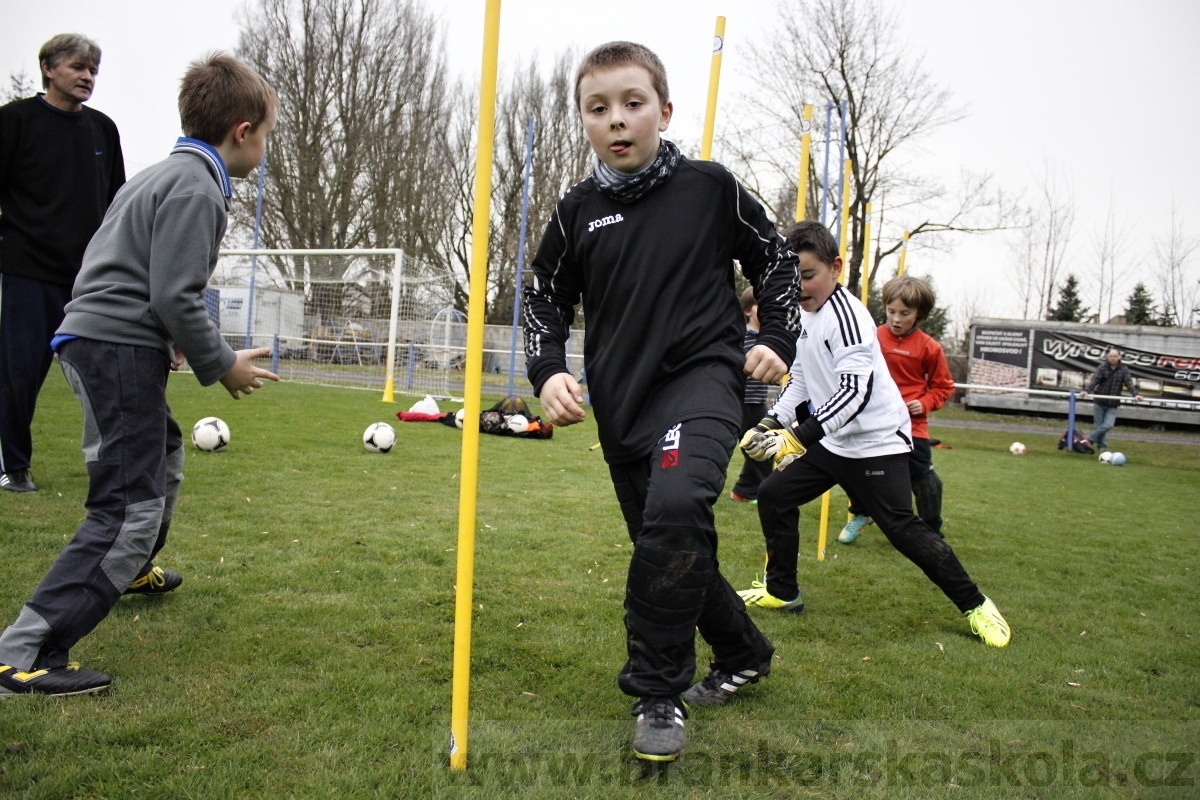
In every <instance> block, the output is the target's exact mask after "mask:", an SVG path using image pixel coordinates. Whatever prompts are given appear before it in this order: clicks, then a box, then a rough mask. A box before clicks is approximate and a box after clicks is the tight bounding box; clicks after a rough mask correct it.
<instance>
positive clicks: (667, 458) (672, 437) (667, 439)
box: [662, 423, 682, 469]
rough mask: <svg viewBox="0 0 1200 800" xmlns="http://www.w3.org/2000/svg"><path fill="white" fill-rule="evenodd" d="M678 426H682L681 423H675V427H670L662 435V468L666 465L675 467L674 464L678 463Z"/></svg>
mask: <svg viewBox="0 0 1200 800" xmlns="http://www.w3.org/2000/svg"><path fill="white" fill-rule="evenodd" d="M680 427H682V423H681V424H680V425H676V426H675V427H673V428H671V429H670V430H669V431H667V433H666V435H664V436H663V438H662V441H663V448H662V449H663V456H662V468H663V469H666V468H667V467H675V466H678V465H679V429H680Z"/></svg>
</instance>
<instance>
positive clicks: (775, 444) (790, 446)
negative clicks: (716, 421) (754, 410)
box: [741, 417, 804, 469]
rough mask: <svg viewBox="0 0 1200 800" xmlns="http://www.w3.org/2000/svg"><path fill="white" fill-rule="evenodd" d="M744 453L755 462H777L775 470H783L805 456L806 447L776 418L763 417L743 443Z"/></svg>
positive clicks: (743, 439)
mask: <svg viewBox="0 0 1200 800" xmlns="http://www.w3.org/2000/svg"><path fill="white" fill-rule="evenodd" d="M741 447H742V452H744V453H745V454H746V455H747V456H748V457H750V458H752V459H754V460H755V461H766V460H767V459H768V458H769V459H772V460H773V461H774V462H775V469H783V468H784V467H786V466H787V465H788V464H790V463H792V462H793V461H795V460H796V459H797V458H799V457H800V456H802V455H804V445H802V444H801V443H800V440H799V439H797V438H796V436H795V435H794V434H793V433H792V432H791V431H790V430H788V429H787V428H784V427H783V425H782V424H780V422H779V420H777V419H775V418H774V417H763V419H762V421H761V422H759V423H758V424H757V425H755V426H754V427H753V428H751V429H750V430H749V431H747V432H746V435H745V436H743V437H742V441H741Z"/></svg>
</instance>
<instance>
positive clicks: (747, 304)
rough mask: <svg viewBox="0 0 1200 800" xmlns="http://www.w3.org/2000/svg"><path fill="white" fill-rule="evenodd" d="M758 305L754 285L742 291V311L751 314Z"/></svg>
mask: <svg viewBox="0 0 1200 800" xmlns="http://www.w3.org/2000/svg"><path fill="white" fill-rule="evenodd" d="M756 305H758V301H757V300H755V299H754V287H753V286H747V287H746V291H744V292H742V313H743V314H745V315H747V316H749V315H750V312H751V311H753V310H754V307H755V306H756Z"/></svg>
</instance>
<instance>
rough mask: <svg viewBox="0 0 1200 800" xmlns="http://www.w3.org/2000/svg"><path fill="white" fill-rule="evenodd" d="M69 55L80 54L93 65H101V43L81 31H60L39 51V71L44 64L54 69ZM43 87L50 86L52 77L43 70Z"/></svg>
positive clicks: (47, 87)
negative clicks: (47, 75) (48, 76)
mask: <svg viewBox="0 0 1200 800" xmlns="http://www.w3.org/2000/svg"><path fill="white" fill-rule="evenodd" d="M69 56H80V57H81V58H83V60H84V61H88V62H91V64H92V66H94V67H96V68H99V67H100V45H98V44H96V43H95V42H93V41H92V40H91V39H89V38H88V37H86V36H84V35H83V34H81V33H60V34H58V35H57V36H52V37H50V39H49V40H48V41H47V42H46V43H45V44H44V45H42V49H41V50H39V51H38V67H39V69H38V72H42V70H41V67H42V65H45V66H48V67H50V69H54V68H55V67H57V66H58V65H59V64H61V63H62V61H63V59H65V58H67V57H69ZM42 88H43V89H49V88H50V79H49V78H47V77H46V73H44V72H42Z"/></svg>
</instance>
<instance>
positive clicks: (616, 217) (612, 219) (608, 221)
mask: <svg viewBox="0 0 1200 800" xmlns="http://www.w3.org/2000/svg"><path fill="white" fill-rule="evenodd" d="M624 221H625V218H624V217H622V216H621V215H620V214H609V215H608V216H607V217H601V218H600V219H594V220H592V221H591V222H589V223H588V233H591V232H592V231H594V230H596V228H603V227H604V226H605V225H612V224H614V223H617V222H624Z"/></svg>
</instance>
